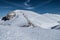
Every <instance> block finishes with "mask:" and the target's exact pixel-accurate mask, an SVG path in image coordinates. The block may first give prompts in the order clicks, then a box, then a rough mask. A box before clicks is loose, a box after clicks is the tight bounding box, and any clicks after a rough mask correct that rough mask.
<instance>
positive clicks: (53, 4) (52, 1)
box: [0, 0, 60, 16]
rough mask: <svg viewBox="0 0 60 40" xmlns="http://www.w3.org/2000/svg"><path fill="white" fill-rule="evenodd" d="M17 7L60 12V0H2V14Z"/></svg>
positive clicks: (0, 9) (41, 11) (0, 1)
mask: <svg viewBox="0 0 60 40" xmlns="http://www.w3.org/2000/svg"><path fill="white" fill-rule="evenodd" d="M17 9H24V10H32V11H35V12H38V13H56V14H57V13H58V14H59V13H60V0H0V16H4V15H6V14H7V13H9V12H10V11H12V10H17Z"/></svg>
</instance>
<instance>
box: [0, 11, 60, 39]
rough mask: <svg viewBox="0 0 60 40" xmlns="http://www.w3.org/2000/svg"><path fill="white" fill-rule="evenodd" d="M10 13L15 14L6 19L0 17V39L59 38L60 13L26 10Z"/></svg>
mask: <svg viewBox="0 0 60 40" xmlns="http://www.w3.org/2000/svg"><path fill="white" fill-rule="evenodd" d="M11 13H12V14H16V15H15V16H13V17H12V18H11V19H9V20H7V21H4V20H2V19H0V40H60V23H59V21H60V19H59V18H60V15H58V14H38V13H36V12H32V11H27V10H14V11H12V12H10V13H9V14H10V15H11ZM9 18H10V17H9ZM51 28H53V29H51ZM55 29H57V30H55ZM58 29H59V30H58Z"/></svg>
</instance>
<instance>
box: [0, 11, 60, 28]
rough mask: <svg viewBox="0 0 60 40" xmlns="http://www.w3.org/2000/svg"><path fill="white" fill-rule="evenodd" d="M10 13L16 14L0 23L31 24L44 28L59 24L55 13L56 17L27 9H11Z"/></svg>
mask: <svg viewBox="0 0 60 40" xmlns="http://www.w3.org/2000/svg"><path fill="white" fill-rule="evenodd" d="M11 13H13V14H16V16H15V17H14V18H12V19H11V20H8V21H5V22H3V23H0V24H4V25H13V26H20V27H21V26H29V25H33V26H37V27H41V28H45V29H51V28H52V27H54V26H57V25H59V23H58V21H59V15H57V17H58V18H57V17H56V16H55V18H53V17H54V16H52V14H47V15H46V14H44V15H43V14H38V13H36V12H32V11H27V10H15V11H12V12H11ZM49 15H50V17H49ZM54 15H55V14H54ZM54 19H55V20H54ZM56 20H57V21H56Z"/></svg>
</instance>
